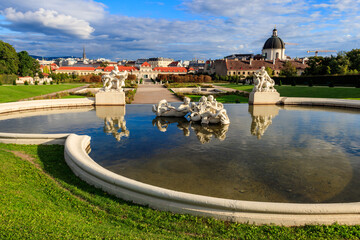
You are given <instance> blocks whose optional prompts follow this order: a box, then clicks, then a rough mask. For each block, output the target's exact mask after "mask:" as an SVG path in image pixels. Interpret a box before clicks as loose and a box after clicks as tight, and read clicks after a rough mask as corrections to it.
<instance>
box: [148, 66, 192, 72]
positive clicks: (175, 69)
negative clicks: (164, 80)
mask: <svg viewBox="0 0 360 240" xmlns="http://www.w3.org/2000/svg"><path fill="white" fill-rule="evenodd" d="M153 70H154V71H159V72H185V73H186V72H187V69H186V68H184V67H156V68H154V69H153Z"/></svg>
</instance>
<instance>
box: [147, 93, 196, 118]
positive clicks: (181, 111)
mask: <svg viewBox="0 0 360 240" xmlns="http://www.w3.org/2000/svg"><path fill="white" fill-rule="evenodd" d="M152 110H153V112H154V113H156V116H158V117H184V116H185V115H186V114H188V113H189V112H190V111H191V109H190V98H188V97H185V98H184V103H183V104H181V105H180V106H179V107H178V108H175V107H174V106H171V104H170V103H168V102H167V101H166V100H165V99H163V100H161V101H160V102H159V103H158V104H157V105H153V109H152Z"/></svg>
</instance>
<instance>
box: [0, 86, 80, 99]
mask: <svg viewBox="0 0 360 240" xmlns="http://www.w3.org/2000/svg"><path fill="white" fill-rule="evenodd" d="M84 85H85V84H59V85H58V84H54V85H15V86H13V85H2V86H0V103H6V102H15V101H19V100H21V99H26V98H31V97H37V96H41V95H45V94H49V93H55V92H59V91H64V90H69V89H72V88H77V87H81V86H84Z"/></svg>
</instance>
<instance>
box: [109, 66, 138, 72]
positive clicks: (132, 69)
mask: <svg viewBox="0 0 360 240" xmlns="http://www.w3.org/2000/svg"><path fill="white" fill-rule="evenodd" d="M114 69H115V67H114V66H108V67H106V68H104V72H111V71H112V70H114ZM118 69H119V71H120V72H124V71H128V72H130V71H136V70H138V69H137V68H136V67H126V66H118Z"/></svg>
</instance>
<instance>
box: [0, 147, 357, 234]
mask: <svg viewBox="0 0 360 240" xmlns="http://www.w3.org/2000/svg"><path fill="white" fill-rule="evenodd" d="M63 151H64V147H63V146H58V145H54V146H45V145H44V146H41V145H40V146H33V145H25V146H24V145H11V144H10V145H6V144H0V193H1V198H0V216H1V217H0V239H358V238H360V226H340V225H332V226H305V227H292V228H287V227H277V226H254V225H249V224H238V223H230V222H223V221H218V220H214V219H212V218H203V217H194V216H190V215H180V214H171V213H169V212H161V211H156V210H153V209H150V208H148V207H142V206H138V205H135V204H131V203H128V202H125V201H122V200H119V199H117V198H115V197H112V196H109V195H108V194H106V193H104V192H102V191H101V190H98V189H96V188H94V187H91V186H89V185H88V184H86V183H85V182H83V181H81V180H79V179H78V178H77V177H76V176H75V175H74V174H73V173H72V172H71V170H70V169H69V168H68V166H67V165H66V163H65V161H64V156H63Z"/></svg>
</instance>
